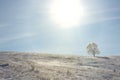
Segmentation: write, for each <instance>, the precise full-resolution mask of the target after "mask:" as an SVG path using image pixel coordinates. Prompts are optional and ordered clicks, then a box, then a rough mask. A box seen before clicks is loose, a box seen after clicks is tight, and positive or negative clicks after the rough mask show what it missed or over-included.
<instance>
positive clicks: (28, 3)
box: [0, 0, 120, 55]
mask: <svg viewBox="0 0 120 80" xmlns="http://www.w3.org/2000/svg"><path fill="white" fill-rule="evenodd" d="M68 1H69V0H68ZM80 2H81V3H80V4H81V6H82V9H83V13H82V16H81V20H80V22H79V23H80V24H79V25H76V26H75V27H71V28H61V27H59V26H56V25H54V23H53V22H52V21H51V19H50V13H49V9H50V6H49V4H52V0H0V50H1V51H40V52H46V53H65V54H80V55H86V54H87V53H86V49H85V48H86V45H87V44H88V43H89V42H96V43H97V44H98V45H99V48H100V50H101V55H119V54H120V0H81V1H80ZM68 3H69V2H68ZM66 5H67V4H66ZM80 15H81V14H80Z"/></svg>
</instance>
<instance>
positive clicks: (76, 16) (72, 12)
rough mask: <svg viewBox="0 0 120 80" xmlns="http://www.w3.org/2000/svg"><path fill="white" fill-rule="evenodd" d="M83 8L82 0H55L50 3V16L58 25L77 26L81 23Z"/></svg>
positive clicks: (64, 26) (65, 26)
mask: <svg viewBox="0 0 120 80" xmlns="http://www.w3.org/2000/svg"><path fill="white" fill-rule="evenodd" d="M81 8H82V7H81V6H80V0H53V1H52V2H51V5H50V18H51V19H52V21H53V23H55V24H56V25H57V26H60V27H63V28H69V27H75V26H78V25H79V24H80V20H81V19H80V18H81V16H82V9H81Z"/></svg>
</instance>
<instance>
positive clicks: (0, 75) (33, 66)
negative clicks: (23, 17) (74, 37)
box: [0, 52, 120, 80]
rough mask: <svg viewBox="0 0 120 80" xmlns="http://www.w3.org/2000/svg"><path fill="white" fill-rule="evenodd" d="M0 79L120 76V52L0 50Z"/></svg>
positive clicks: (114, 79) (116, 79) (111, 79)
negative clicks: (75, 53)
mask: <svg viewBox="0 0 120 80" xmlns="http://www.w3.org/2000/svg"><path fill="white" fill-rule="evenodd" d="M0 80H120V56H109V57H95V58H94V57H88V56H86V57H83V56H72V55H71V56H70V55H55V54H38V53H20V52H0Z"/></svg>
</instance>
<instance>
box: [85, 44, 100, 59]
mask: <svg viewBox="0 0 120 80" xmlns="http://www.w3.org/2000/svg"><path fill="white" fill-rule="evenodd" d="M86 49H87V52H88V53H90V54H92V55H93V56H94V57H95V55H96V54H99V53H100V51H99V49H98V46H97V44H96V43H94V42H92V43H89V44H88V45H87V48H86Z"/></svg>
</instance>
